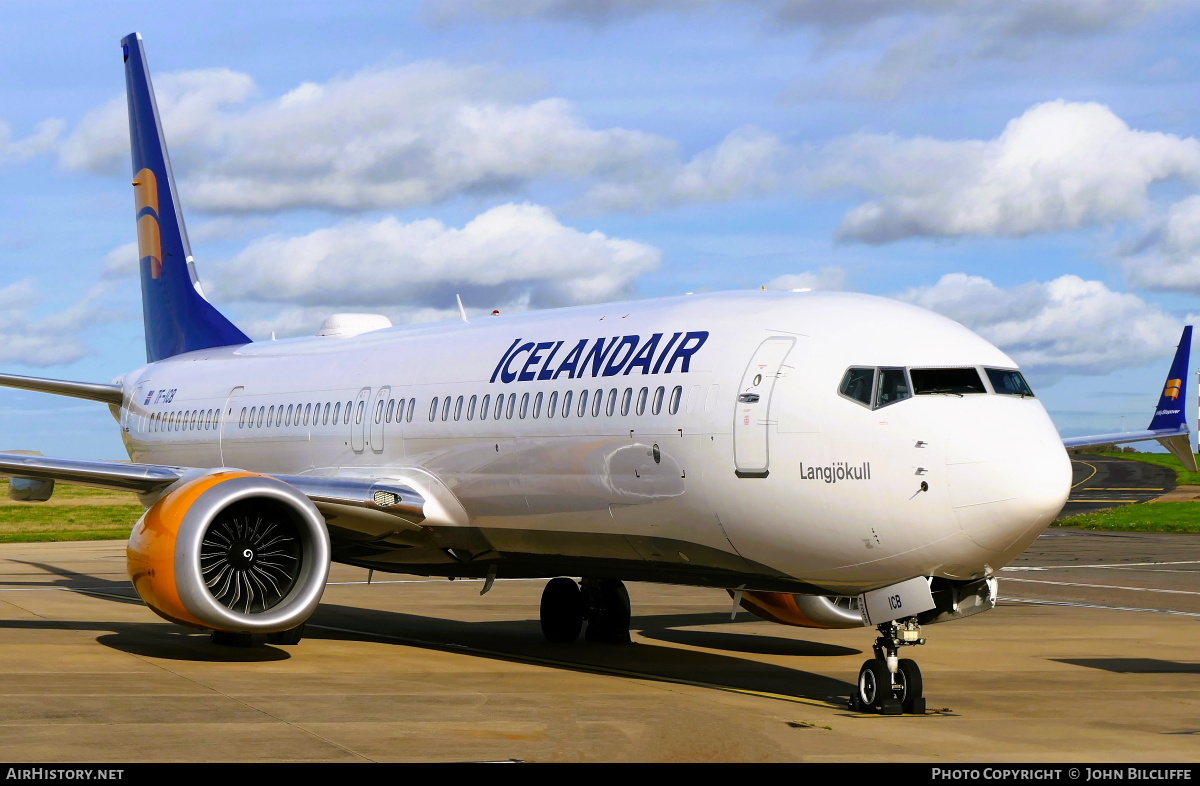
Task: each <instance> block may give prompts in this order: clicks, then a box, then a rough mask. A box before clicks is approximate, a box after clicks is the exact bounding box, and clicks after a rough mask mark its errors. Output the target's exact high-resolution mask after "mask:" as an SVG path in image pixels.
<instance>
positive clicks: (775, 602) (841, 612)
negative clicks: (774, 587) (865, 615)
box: [730, 591, 863, 628]
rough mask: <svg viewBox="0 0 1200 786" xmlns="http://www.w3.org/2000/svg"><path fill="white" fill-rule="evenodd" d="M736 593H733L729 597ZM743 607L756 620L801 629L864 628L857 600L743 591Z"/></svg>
mask: <svg viewBox="0 0 1200 786" xmlns="http://www.w3.org/2000/svg"><path fill="white" fill-rule="evenodd" d="M732 594H733V593H732V592H730V595H732ZM741 606H742V608H743V609H745V610H746V611H748V612H750V613H751V614H753V615H754V616H756V617H760V618H762V619H764V620H767V621H768V622H778V623H779V624H781V625H794V626H796V627H798V628H861V627H863V619H862V615H861V614H859V611H858V606H857V601H856V599H854V598H836V599H835V598H830V597H826V596H824V595H792V594H790V593H787V592H750V591H747V592H743V593H742V602H741Z"/></svg>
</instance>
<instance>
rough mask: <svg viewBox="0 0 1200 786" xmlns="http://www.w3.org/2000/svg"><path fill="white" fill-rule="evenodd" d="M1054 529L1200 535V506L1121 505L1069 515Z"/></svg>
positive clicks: (1168, 503) (1173, 503)
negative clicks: (1189, 533) (1193, 533)
mask: <svg viewBox="0 0 1200 786" xmlns="http://www.w3.org/2000/svg"><path fill="white" fill-rule="evenodd" d="M1143 455H1144V454H1143ZM1054 526H1056V527H1074V528H1076V529H1093V530H1104V531H1107V532H1197V533H1200V505H1197V504H1196V503H1195V502H1154V503H1146V504H1135V505H1122V506H1121V507H1119V508H1110V509H1108V510H1100V511H1097V512H1095V513H1082V514H1080V515H1078V516H1070V517H1068V518H1065V519H1061V520H1059V521H1056V522H1055V523H1054Z"/></svg>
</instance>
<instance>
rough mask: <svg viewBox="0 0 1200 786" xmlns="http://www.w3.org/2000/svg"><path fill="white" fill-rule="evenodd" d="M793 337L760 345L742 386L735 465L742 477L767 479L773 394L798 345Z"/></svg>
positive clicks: (735, 432)
mask: <svg viewBox="0 0 1200 786" xmlns="http://www.w3.org/2000/svg"><path fill="white" fill-rule="evenodd" d="M795 344H796V339H794V338H792V337H790V336H772V337H771V338H768V339H767V340H766V341H764V342H763V343H761V344H759V345H758V349H757V350H755V352H754V356H753V357H752V358H750V363H749V364H748V365H747V366H746V371H745V373H744V374H743V375H742V384H741V385H739V386H738V396H737V403H736V405H735V409H734V413H733V414H734V417H733V466H734V474H735V475H737V476H738V477H739V478H765V477H766V476H767V474H768V465H769V463H770V451H769V445H768V429H769V428H770V426H771V420H770V414H771V393H772V391H773V390H774V389H775V380H776V379H778V377H779V368H780V366H782V365H783V361H784V360H785V359H786V358H787V356H788V353H789V352H791V351H792V347H793V346H795Z"/></svg>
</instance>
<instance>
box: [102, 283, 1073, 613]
mask: <svg viewBox="0 0 1200 786" xmlns="http://www.w3.org/2000/svg"><path fill="white" fill-rule="evenodd" d="M660 334H661V335H660ZM655 336H659V338H658V339H657V340H655V338H654V337H655ZM626 337H630V338H626ZM530 345H532V346H530ZM577 347H581V351H577V352H576V353H575V358H574V359H575V360H576V361H577V362H575V363H572V362H571V361H572V357H571V352H572V350H573V349H576V348H577ZM597 347H599V351H600V352H604V351H606V350H607V351H608V354H606V355H604V357H603V360H601V361H600V362H597V361H596V356H595V355H592V357H591V358H590V359H589V358H588V357H587V354H588V353H589V352H591V351H592V350H593V349H596V348H597ZM609 348H611V349H609ZM622 356H624V357H622ZM851 366H868V367H869V366H879V367H910V368H911V367H917V366H926V367H953V366H972V367H985V366H986V367H998V368H1008V369H1012V368H1016V364H1015V363H1013V361H1012V360H1011V359H1010V358H1008V357H1007V356H1006V355H1005V354H1004V353H1002V352H1000V351H999V350H998V349H996V348H995V347H994V346H992V345H991V344H989V343H988V342H986V341H984V340H983V339H981V338H979V337H978V336H976V335H975V334H973V333H971V332H970V331H969V330H967V329H966V328H964V327H962V326H961V325H959V324H957V323H955V322H952V321H950V320H948V319H945V318H943V317H939V316H937V315H934V314H932V313H930V312H927V311H924V310H921V309H918V308H916V307H913V306H908V305H904V304H901V303H897V302H895V301H890V300H885V299H882V298H875V297H869V296H863V295H851V294H843V293H768V292H749V293H722V294H716V295H698V296H689V297H682V298H671V299H663V300H650V301H641V302H633V303H620V304H608V305H601V306H588V307H581V308H571V309H562V310H557V311H545V312H535V313H528V314H520V315H513V316H508V315H506V316H499V317H487V318H482V319H477V320H475V321H474V322H472V323H470V324H467V323H452V324H437V325H418V326H411V327H403V328H392V329H385V330H379V331H375V332H371V333H366V334H363V335H360V336H356V337H353V338H305V339H290V340H285V341H273V342H262V343H255V344H249V345H246V346H243V347H234V348H219V349H212V350H204V351H198V352H193V353H189V354H186V355H181V356H178V357H174V358H171V359H169V360H166V361H162V362H159V363H154V364H150V365H147V366H145V367H143V368H141V369H138V370H137V371H135V372H132V373H130V374H128V375H126V377H124V378H123V379H122V384H123V386H124V387H125V390H126V392H127V395H126V402H128V406H127V407H126V408H123V409H122V411H121V412H120V413H119V416H120V419H121V425H122V431H123V437H124V440H125V443H126V446H127V449H128V451H129V455H130V458H131V459H133V460H134V461H138V462H147V463H156V464H171V465H183V466H197V467H203V466H227V467H239V468H242V469H247V470H253V471H260V472H267V473H276V474H292V475H297V474H310V475H335V476H350V477H370V478H377V479H386V478H393V477H395V478H400V479H405V480H412V479H413V478H416V477H421V478H425V479H426V488H435V489H436V493H437V494H442V495H444V496H445V497H446V498H445V499H443V500H442V507H443V508H446V509H448V510H450V509H453V510H457V511H460V515H457V516H455V515H451V514H448V515H447V517H446V519H445V521H443V522H440V524H439V522H437V521H434V522H433V524H434V525H438V526H440V530H441V531H442V532H443V533H444V535H445V537H446V538H448V539H449V540H446V542H450V541H451V540H453V536H454V533H455V532H456V531H459V530H461V531H462V532H466V531H468V530H469V531H470V532H471V537H470V538H468V539H467V540H465V541H463V542H468V541H469V543H472V544H474V546H473V548H476V549H478V550H479V551H489V553H498V554H500V555H503V556H504V557H505V558H506V559H508V558H511V560H512V561H513V565H514V566H519V567H515V568H514V571H513V572H514V574H522V575H534V574H541V575H558V574H567V573H568V571H569V570H571V569H572V568H578V570H580V571H583V570H585V569H591V568H595V569H596V570H598V571H601V572H603V570H608V571H609V572H612V573H615V574H623V575H627V576H629V577H631V578H646V577H651V578H658V579H660V580H663V581H675V582H686V583H692V582H694V583H701V584H724V585H726V586H730V587H735V586H741V585H745V586H747V587H748V588H750V589H755V588H762V589H772V588H775V589H787V588H795V589H797V590H798V591H802V590H803V589H805V588H817V589H821V590H824V591H828V592H835V593H846V594H849V593H854V592H859V591H863V590H866V589H871V588H875V587H881V586H886V585H888V584H891V583H894V582H897V581H901V580H904V579H907V578H911V577H913V576H917V575H925V576H940V577H944V578H950V579H973V578H979V577H982V576H984V575H987V574H989V573H991V572H992V571H994V570H996V569H998V568H999V567H1001V566H1003V565H1004V564H1006V563H1007V562H1009V561H1010V560H1011V559H1013V558H1014V557H1015V556H1016V555H1017V554H1019V553H1020V552H1021V551H1022V550H1024V549H1025V547H1026V546H1027V545H1028V544H1029V543H1030V542H1031V541H1032V539H1033V538H1035V537H1036V536H1037V535H1038V533H1040V532H1041V531H1042V529H1043V528H1044V527H1046V526H1047V525H1048V524H1049V523H1050V522H1051V521H1052V520H1053V518H1054V517H1055V516H1056V515H1057V513H1058V512H1059V510H1060V509H1061V507H1062V505H1063V503H1064V502H1065V500H1066V496H1067V492H1068V489H1069V485H1070V468H1069V462H1068V460H1067V457H1066V454H1065V451H1064V450H1063V448H1062V443H1061V441H1060V439H1059V437H1058V435H1057V433H1056V431H1055V429H1054V427H1053V425H1052V424H1051V422H1050V420H1049V417H1048V416H1047V414H1046V412H1045V410H1044V409H1043V407H1042V405H1041V404H1040V402H1039V401H1038V400H1037V399H1036V398H1033V397H1023V396H1014V395H998V394H996V393H994V392H991V391H989V392H988V393H986V394H977V395H920V396H913V397H911V398H908V399H906V400H902V401H898V402H896V403H894V404H890V405H888V406H884V407H882V408H877V409H872V408H870V407H869V406H864V405H862V404H860V403H859V402H856V401H853V400H851V399H849V398H847V397H846V396H843V395H840V394H839V385H840V384H841V382H842V379H843V375H844V374H845V373H846V371H847V368H848V367H851ZM585 394H586V402H584V403H583V405H582V407H581V405H580V402H581V399H582V398H583V397H584V395H585ZM568 396H569V397H570V404H569V406H568V405H567V404H566V399H567V397H568ZM501 397H502V401H503V403H502V405H500V406H499V408H498V407H497V400H498V399H501ZM597 397H599V398H600V402H599V404H598V405H597V403H596V399H597ZM485 399H486V401H487V410H486V417H484V416H483V414H484V413H483V404H484V401H485ZM552 401H553V414H552V415H551V412H550V410H549V407H550V404H551V402H552ZM639 402H641V403H640V404H639ZM335 407H336V412H337V413H338V414H337V417H336V422H335V419H334V411H335ZM347 408H349V410H350V417H349V419H347V417H346V410H347ZM400 411H402V412H403V415H400V414H399V412H400ZM314 413H319V414H314ZM410 413H411V419H410ZM497 413H498V415H497ZM251 415H253V418H252V419H251ZM922 484H925V490H922ZM331 524H332V525H338V526H341V527H342V528H343V529H342V530H333V531H335V532H337V531H345V532H354V531H360V530H361V531H363V532H369V531H372V530H371V528H372V526H375V525H374V524H369V523H363V524H362V525H361V526H359V524H357V523H355V522H352V521H341V522H338V521H334V522H331ZM372 537H383V536H382V535H381V534H380V533H378V532H374V533H373V534H372ZM336 546H337V540H336V538H335V558H337V555H338V551H337V548H336ZM418 551H420V549H417V550H416V551H412V553H413V554H416V553H417V552H418ZM346 553H351V552H346ZM353 554H358V555H359V556H354V557H351V558H346V561H357V562H360V563H361V564H376V563H375V562H372V561H371V559H368V558H366V557H363V556H361V553H360V552H353ZM379 554H380V555H383V552H382V551H379ZM372 559H373V558H372ZM417 563H420V564H417ZM379 564H380V565H381V566H384V567H387V566H389V565H390V566H391V568H390V569H394V570H399V571H410V570H411V571H412V572H418V573H433V574H434V575H437V574H439V573H440V574H441V575H450V574H451V573H452V570H451V569H452V568H453V567H454V566H453V565H451V566H450V567H445V566H431V565H430V563H429V559H428V558H427V557H420V558H411V559H410V558H406V557H405V556H404V550H403V549H399V550H398V551H396V552H395V553H393V554H388V555H383V556H380V557H379ZM605 565H607V566H609V567H608V568H604V567H603V566H605ZM443 567H445V569H442V568H443ZM460 575H469V572H468V571H463V572H460ZM501 575H505V574H504V572H503V571H502V572H501ZM570 575H580V574H579V573H571V574H570Z"/></svg>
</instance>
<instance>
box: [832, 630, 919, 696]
mask: <svg viewBox="0 0 1200 786" xmlns="http://www.w3.org/2000/svg"><path fill="white" fill-rule="evenodd" d="M924 643H925V639H923V638H921V626H920V625H919V624H918V623H917V620H916V618H915V617H909V618H908V619H906V620H893V621H892V622H885V623H883V624H882V625H880V626H879V638H877V639H875V647H874V649H875V657H874V658H872V659H871V660H868V661H866V662H865V663H863V665H862V668H861V669H859V671H858V684H857V685H856V687H855V691H854V695H852V696H851V697H850V701H849V702H848V704H849V708H850V709H851V710H854V711H856V712H875V713H879V714H880V715H900V714H901V713H909V714H912V715H924V714H925V696H924V690H925V684H924V680H923V679H922V678H921V667H920V666H918V665H917V662H916V661H915V660H913V659H911V658H901V657H900V656H899V654H900V653H899V651H900V648H901V647H906V646H915V645H917V644H924Z"/></svg>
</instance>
